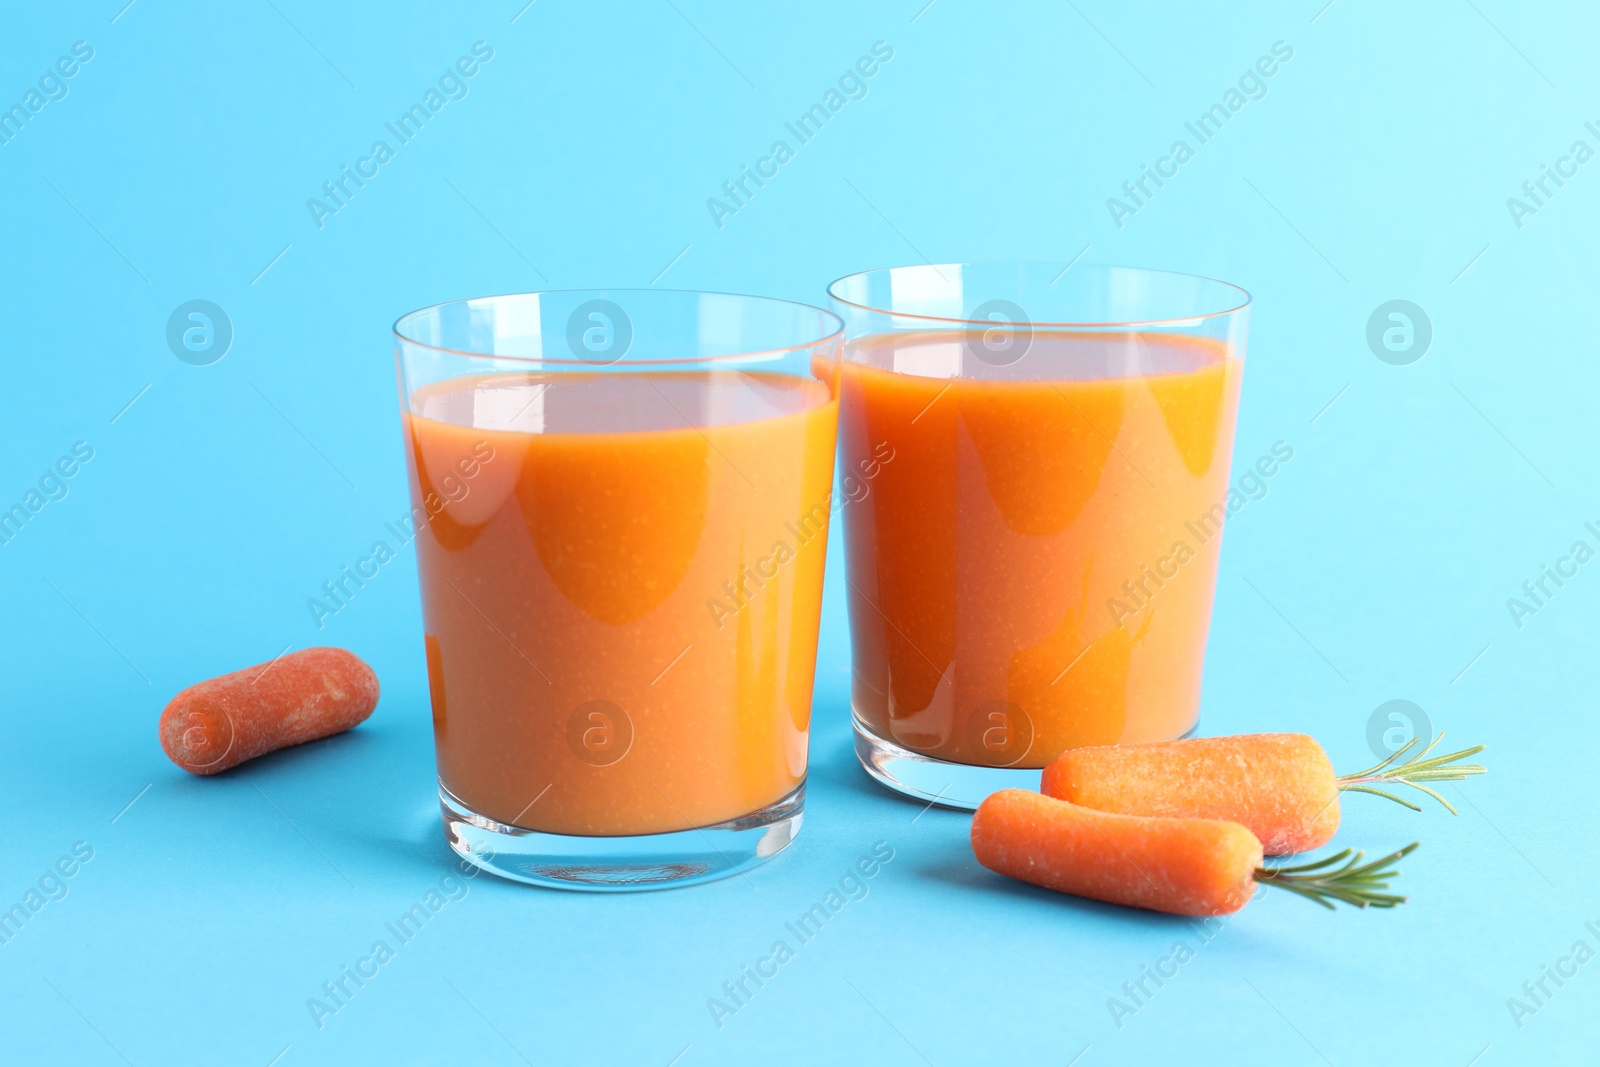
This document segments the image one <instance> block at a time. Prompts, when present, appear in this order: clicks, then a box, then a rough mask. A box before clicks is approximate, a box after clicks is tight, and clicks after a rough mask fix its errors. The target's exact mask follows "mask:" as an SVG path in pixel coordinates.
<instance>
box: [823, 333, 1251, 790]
mask: <svg viewBox="0 0 1600 1067" xmlns="http://www.w3.org/2000/svg"><path fill="white" fill-rule="evenodd" d="M966 338H967V335H966V334H963V333H953V332H908V333H892V334H879V335H874V336H867V337H863V338H861V339H859V340H857V341H854V342H852V343H851V345H850V348H849V351H848V354H847V362H846V364H845V367H844V371H843V384H842V389H841V401H840V416H839V418H840V426H839V432H840V435H841V441H842V460H843V462H845V463H847V464H848V463H853V462H855V461H856V460H857V459H858V458H860V457H862V456H865V455H866V454H867V453H869V452H871V450H872V449H873V447H874V446H875V445H877V444H879V443H880V442H887V443H888V444H889V445H890V446H892V447H893V448H894V450H895V456H896V458H895V462H894V463H893V464H891V465H888V466H886V467H885V468H884V469H883V471H882V473H881V475H880V476H879V477H878V478H877V479H876V481H875V482H874V485H873V491H872V493H871V495H870V496H868V497H867V498H866V499H865V500H863V501H862V502H861V503H860V504H859V505H858V506H852V507H850V508H848V509H846V524H847V537H846V545H847V556H848V558H847V574H848V579H849V583H848V596H849V605H850V626H851V634H852V642H853V645H854V670H853V680H852V705H853V709H854V713H855V716H856V718H857V721H858V723H859V724H860V725H861V726H863V727H864V728H865V729H866V730H868V731H869V732H870V733H872V734H875V735H877V736H878V737H880V738H883V739H885V740H888V741H891V742H893V743H895V744H897V745H900V746H902V747H904V748H906V749H910V750H912V751H914V752H917V753H920V754H923V755H927V756H932V757H935V758H939V759H944V760H949V761H952V762H957V763H966V764H977V765H984V766H1005V767H1019V768H1021V767H1028V768H1032V767H1043V766H1044V765H1045V764H1047V763H1049V762H1050V760H1051V759H1052V758H1053V757H1054V756H1056V755H1057V754H1058V753H1060V752H1061V751H1063V750H1065V749H1067V748H1072V747H1076V746H1080V745H1104V744H1114V743H1117V742H1137V741H1158V740H1169V739H1172V738H1175V737H1178V736H1180V735H1182V734H1184V733H1185V732H1186V731H1188V730H1191V729H1192V728H1193V727H1194V725H1195V723H1196V721H1197V717H1198V709H1199V700H1200V676H1201V667H1202V662H1203V659H1204V655H1205V639H1206V631H1207V628H1208V626H1209V623H1210V617H1211V604H1212V594H1213V591H1214V587H1215V583H1216V567H1217V559H1218V554H1219V551H1220V547H1221V526H1222V519H1223V517H1224V514H1225V510H1224V507H1223V504H1224V501H1225V499H1226V497H1227V494H1228V477H1229V474H1228V465H1229V457H1230V455H1231V453H1232V448H1233V425H1234V415H1235V412H1236V410H1237V405H1238V396H1239V380H1240V370H1241V367H1242V363H1241V361H1240V359H1239V358H1237V356H1236V355H1235V354H1234V353H1233V352H1232V351H1231V350H1230V349H1229V348H1228V347H1227V346H1226V345H1225V344H1224V343H1223V342H1221V341H1215V340H1210V339H1207V338H1201V337H1194V336H1175V335H1171V334H1166V335H1163V334H1158V333H1129V332H1116V333H1110V332H1108V333H1083V332H1066V331H1048V330H1040V331H1038V332H1035V333H1034V334H1033V335H1032V338H1031V343H1030V344H1029V345H1028V347H1027V350H1026V352H1025V353H1024V354H1023V355H1022V357H1021V358H1020V359H1018V360H1017V361H1016V362H1014V363H1011V364H1009V365H1007V366H984V365H979V364H974V363H973V362H972V354H971V350H970V348H969V346H968V345H967V341H966ZM974 367H976V368H977V370H979V371H981V372H982V375H983V376H982V377H981V378H980V377H973V376H971V375H972V374H973V372H974Z"/></svg>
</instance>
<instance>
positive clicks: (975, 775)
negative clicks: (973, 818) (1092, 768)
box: [851, 718, 1040, 811]
mask: <svg viewBox="0 0 1600 1067" xmlns="http://www.w3.org/2000/svg"><path fill="white" fill-rule="evenodd" d="M851 724H852V725H853V726H854V727H855V732H856V758H857V759H859V760H860V761H861V766H863V767H865V768H866V769H867V773H868V774H870V775H872V777H874V778H876V779H877V780H878V781H880V782H882V783H883V784H884V785H886V786H888V787H889V788H890V789H893V790H894V791H895V792H897V793H904V794H905V795H906V796H908V797H916V798H917V799H919V800H925V801H928V802H929V803H932V804H938V805H940V806H941V807H946V808H959V809H961V810H962V811H976V810H977V807H978V805H979V804H980V803H982V802H983V798H984V797H986V796H988V795H989V794H990V793H993V792H996V791H998V790H1001V789H1033V790H1037V789H1038V788H1039V774H1040V772H1039V768H1037V767H1031V768H1030V767H1022V768H1018V767H976V766H972V765H970V764H966V763H951V762H949V761H948V760H942V759H935V758H934V757H932V756H924V755H922V754H921V753H919V752H913V751H911V750H910V749H909V748H901V747H900V746H899V745H897V744H895V743H894V742H893V741H885V740H884V739H883V738H881V737H879V736H878V735H877V734H875V733H873V732H872V731H871V730H868V729H867V728H866V727H865V726H863V725H862V724H861V720H860V719H855V718H852V720H851Z"/></svg>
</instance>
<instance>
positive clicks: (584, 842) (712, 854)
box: [439, 772, 1038, 893]
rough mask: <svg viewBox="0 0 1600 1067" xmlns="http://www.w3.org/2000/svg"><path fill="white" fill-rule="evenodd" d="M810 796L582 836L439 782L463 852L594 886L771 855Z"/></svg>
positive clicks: (727, 868) (703, 876) (536, 880)
mask: <svg viewBox="0 0 1600 1067" xmlns="http://www.w3.org/2000/svg"><path fill="white" fill-rule="evenodd" d="M1037 773H1038V772H1035V775H1037ZM805 798H806V787H805V785H804V784H803V783H802V784H801V785H800V787H799V788H798V789H796V790H795V791H794V792H792V793H790V794H789V795H788V796H786V797H784V798H783V799H782V800H779V801H778V802H776V803H774V804H771V805H768V806H767V807H765V808H762V809H761V810H760V811H755V812H751V813H750V814H749V815H745V816H742V817H740V818H737V819H730V820H728V821H727V822H721V823H717V824H716V825H715V826H703V827H699V828H697V829H693V830H679V831H676V832H674V833H667V834H640V835H638V836H635V837H578V836H573V835H569V834H547V833H542V832H540V831H538V830H524V829H522V828H521V827H519V826H509V825H507V824H506V823H503V822H497V821H495V820H494V819H490V818H488V817H486V816H483V815H479V814H477V813H476V812H474V811H472V810H471V809H469V808H468V807H467V806H466V805H465V804H463V803H461V801H460V800H458V799H456V797H455V796H453V795H452V794H451V793H450V791H449V790H448V789H446V788H445V787H444V784H443V783H440V785H439V806H440V808H441V809H442V810H443V812H444V831H445V837H446V838H447V839H448V840H449V842H450V847H451V848H453V849H455V851H456V852H457V853H458V854H459V855H461V856H462V857H463V858H465V859H466V860H468V861H469V862H471V863H473V864H475V865H477V866H478V867H481V868H483V869H484V870H486V871H488V872H489V873H490V874H497V875H499V876H500V877H502V878H509V879H511V880H513V881H517V882H527V883H528V884H530V885H542V886H549V887H551V888H554V889H578V890H584V891H587V892H595V893H621V892H628V891H630V890H639V889H669V888H673V887H675V886H682V885H693V884H695V883H696V882H709V881H712V880H714V879H717V878H726V877H728V876H729V875H733V874H738V873H740V872H741V871H747V870H749V869H750V868H751V867H755V866H757V865H759V864H761V863H765V862H766V861H767V860H769V859H771V858H772V857H773V856H776V855H777V854H778V853H780V852H782V851H783V850H784V849H785V848H788V847H789V843H790V842H791V841H793V840H794V839H795V835H796V834H798V833H799V832H800V817H801V815H802V813H803V811H804V809H805Z"/></svg>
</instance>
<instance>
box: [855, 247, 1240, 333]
mask: <svg viewBox="0 0 1600 1067" xmlns="http://www.w3.org/2000/svg"><path fill="white" fill-rule="evenodd" d="M1058 265H1059V266H1060V267H1061V271H1060V274H1057V275H1056V279H1055V280H1056V281H1059V280H1060V279H1061V277H1062V275H1065V274H1066V273H1067V271H1069V270H1072V269H1073V268H1074V267H1077V266H1078V263H1077V261H1076V260H1072V261H1069V262H1064V263H1063V262H1062V261H1060V260H1055V261H1051V260H1004V259H1000V260H978V261H972V262H961V263H911V264H900V265H898V266H892V267H873V268H872V269H870V270H860V271H853V272H851V273H850V274H846V275H843V276H841V277H838V278H835V279H834V280H833V281H831V282H829V283H828V287H827V289H825V290H824V292H825V293H826V294H827V297H828V299H829V300H835V301H838V302H839V303H841V304H843V305H845V306H846V307H852V308H858V309H860V310H862V311H868V312H872V313H873V314H878V315H889V316H891V317H893V318H900V319H913V320H915V321H918V322H938V323H948V324H951V325H956V326H981V327H984V328H985V329H990V328H993V327H994V325H995V322H994V320H993V319H969V318H950V317H947V316H942V315H928V314H923V313H920V312H915V311H896V310H894V309H893V308H881V307H874V306H873V305H871V304H863V303H860V302H858V301H855V300H846V299H845V298H844V297H842V296H840V295H839V294H838V292H837V291H836V290H837V289H838V288H839V286H841V285H843V284H844V283H845V282H848V281H853V280H855V279H857V278H867V277H870V276H872V275H883V274H888V273H889V272H890V271H894V270H905V269H906V268H907V267H910V268H912V269H916V270H922V269H929V270H932V271H933V272H934V273H935V274H937V273H939V270H940V268H941V267H943V268H949V269H951V270H960V269H963V268H966V267H1046V268H1048V267H1055V266H1058ZM1082 266H1083V267H1086V268H1091V269H1097V270H1101V271H1105V272H1110V271H1117V270H1123V271H1131V272H1133V273H1135V274H1144V275H1158V274H1159V275H1166V276H1167V277H1171V278H1188V279H1192V280H1196V281H1202V282H1208V283H1210V284H1212V285H1220V286H1223V287H1224V288H1226V289H1231V290H1232V291H1233V292H1235V293H1237V294H1238V296H1239V301H1238V303H1236V304H1234V305H1233V306H1231V307H1227V308H1224V309H1222V310H1220V311H1206V312H1201V313H1200V314H1197V315H1171V316H1167V317H1158V318H1140V319H1115V320H1113V319H1087V320H1079V321H1059V322H1045V321H1040V320H1037V319H1029V320H1028V322H1027V325H1028V326H1038V327H1044V328H1045V329H1083V328H1096V327H1099V328H1121V327H1136V326H1178V325H1183V324H1186V323H1196V322H1204V321H1206V320H1207V319H1219V318H1223V317H1224V316H1227V315H1233V314H1237V313H1238V312H1240V311H1244V310H1246V309H1247V308H1249V307H1250V305H1251V303H1252V302H1253V300H1254V298H1253V297H1252V296H1251V295H1250V292H1249V290H1247V289H1245V288H1244V287H1243V286H1239V285H1235V284H1233V283H1232V282H1225V281H1223V280H1222V279H1221V278H1213V277H1211V276H1210V275H1206V274H1190V273H1187V272H1185V271H1178V270H1162V269H1160V268H1157V267H1130V266H1126V265H1124V264H1120V263H1085V264H1083V265H1082ZM1050 284H1051V285H1054V284H1055V281H1052V282H1051V283H1050Z"/></svg>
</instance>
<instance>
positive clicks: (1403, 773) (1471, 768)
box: [1337, 730, 1488, 815]
mask: <svg viewBox="0 0 1600 1067" xmlns="http://www.w3.org/2000/svg"><path fill="white" fill-rule="evenodd" d="M1443 740H1444V731H1443V730H1440V731H1439V736H1438V737H1435V738H1434V739H1433V740H1432V741H1429V742H1428V747H1426V748H1424V749H1423V750H1422V751H1421V752H1418V753H1417V754H1416V755H1415V756H1412V757H1411V758H1410V759H1408V760H1406V761H1405V762H1404V763H1401V764H1398V765H1396V766H1392V767H1391V766H1390V764H1392V763H1394V761H1395V760H1397V759H1399V758H1400V757H1401V756H1403V755H1404V754H1405V752H1406V750H1407V749H1409V748H1410V747H1411V746H1412V745H1414V744H1416V743H1417V738H1415V737H1413V738H1412V739H1411V740H1409V741H1407V742H1406V743H1405V744H1403V745H1401V746H1400V747H1399V748H1398V749H1396V750H1395V751H1394V752H1392V753H1390V755H1389V758H1388V759H1386V760H1384V761H1383V762H1381V763H1377V764H1374V765H1373V766H1371V767H1368V768H1367V769H1366V770H1364V771H1358V772H1356V773H1355V774H1346V775H1342V776H1340V777H1339V778H1338V779H1337V781H1338V783H1339V788H1340V789H1341V790H1346V791H1349V792H1351V793H1371V794H1372V795H1373V796H1379V797H1385V798H1387V799H1389V800H1392V801H1394V802H1395V803H1396V804H1403V805H1405V806H1406V807H1408V808H1410V809H1411V810H1412V811H1421V810H1422V808H1421V807H1419V806H1418V805H1416V804H1413V803H1411V801H1409V800H1406V799H1404V798H1402V797H1398V796H1395V795H1394V794H1393V793H1390V792H1388V791H1386V790H1383V789H1376V788H1374V787H1373V786H1372V784H1371V783H1373V782H1381V783H1383V784H1384V785H1389V784H1391V783H1393V784H1396V785H1408V786H1410V787H1411V788H1412V789H1416V790H1419V791H1421V792H1423V793H1426V794H1428V795H1429V796H1430V797H1432V798H1433V799H1435V800H1437V801H1438V802H1439V803H1441V804H1443V805H1444V806H1445V810H1446V811H1448V812H1449V813H1450V814H1451V815H1456V814H1458V812H1457V811H1456V809H1455V808H1454V807H1452V806H1451V804H1450V802H1449V801H1448V800H1446V799H1445V798H1444V797H1442V796H1440V795H1439V794H1438V793H1436V792H1434V791H1433V790H1432V789H1429V788H1428V787H1427V786H1425V785H1423V784H1422V783H1424V782H1454V781H1459V780H1461V779H1462V778H1465V777H1467V776H1468V775H1470V774H1483V773H1484V772H1485V771H1486V770H1487V769H1488V768H1486V767H1484V766H1483V765H1482V764H1478V763H1457V762H1456V761H1457V760H1463V759H1466V758H1467V757H1468V756H1476V755H1477V754H1478V753H1480V752H1482V751H1483V747H1484V746H1482V745H1474V746H1473V747H1472V748H1464V749H1462V750H1461V751H1460V752H1451V753H1448V754H1446V755H1443V756H1435V757H1433V758H1432V759H1428V758H1427V755H1428V753H1429V752H1432V751H1433V746H1434V745H1437V744H1438V743H1439V742H1440V741H1443Z"/></svg>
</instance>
